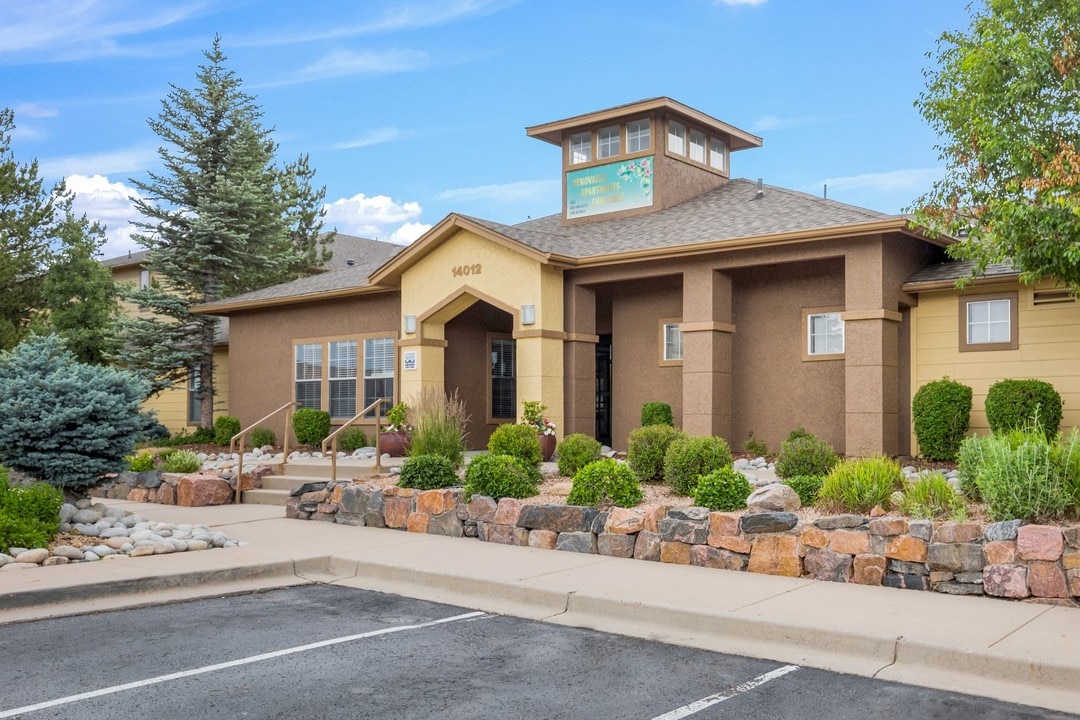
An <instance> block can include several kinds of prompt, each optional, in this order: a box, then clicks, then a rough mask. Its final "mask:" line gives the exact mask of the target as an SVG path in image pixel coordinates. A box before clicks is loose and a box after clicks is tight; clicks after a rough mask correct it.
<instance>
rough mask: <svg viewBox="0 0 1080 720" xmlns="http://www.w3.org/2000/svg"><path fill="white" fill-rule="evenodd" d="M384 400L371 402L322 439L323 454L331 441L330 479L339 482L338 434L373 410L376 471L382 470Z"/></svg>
mask: <svg viewBox="0 0 1080 720" xmlns="http://www.w3.org/2000/svg"><path fill="white" fill-rule="evenodd" d="M384 401H385V398H379V399H378V400H376V401H375V402H373V403H371V404H370V405H368V406H367V407H366V408H364V409H363V410H361V411H360V412H359V413H357V414H356V415H354V416H353V418H352V419H351V420H346V421H345V423H344V424H343V425H342V426H341V427H339V428H338V429H337V430H335V431H334V432H332V433H330V434H329V435H327V436H326V439H325V440H323V441H322V451H323V454H325V453H326V444H327V443H330V479H331V480H333V481H334V482H337V440H338V438H337V436H338V435H340V434H341V433H342V432H344V431H345V430H346V429H348V428H349V427H351V426H352V424H353V423H355V422H356V421H357V420H360V419H361V418H363V417H364V416H365V415H367V414H368V413H369V412H371V411H372V410H374V411H375V472H376V473H380V472H382V450H381V449H380V448H379V434H380V433H381V432H382V430H381V426H382V404H383V402H384Z"/></svg>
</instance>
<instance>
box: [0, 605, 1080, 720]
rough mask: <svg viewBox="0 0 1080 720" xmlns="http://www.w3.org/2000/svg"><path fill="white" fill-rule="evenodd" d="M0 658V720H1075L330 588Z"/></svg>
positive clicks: (16, 639) (21, 634)
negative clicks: (0, 688) (196, 719)
mask: <svg viewBox="0 0 1080 720" xmlns="http://www.w3.org/2000/svg"><path fill="white" fill-rule="evenodd" d="M823 641H825V639H823ZM0 648H3V649H4V652H3V653H0V678H3V680H2V681H0V682H2V686H3V692H2V693H0V718H7V717H26V718H39V717H40V718H94V719H95V720H104V719H107V718H131V717H145V718H153V719H154V720H167V719H169V718H185V719H188V718H192V717H199V718H240V717H249V718H306V717H318V718H391V717H394V718H449V719H451V720H453V719H457V718H461V719H465V718H468V719H470V720H475V719H476V718H552V719H554V718H590V719H591V718H598V717H611V718H641V719H642V720H653V719H657V720H658V719H660V718H663V719H664V720H675V719H676V718H684V717H692V718H694V719H695V720H705V719H706V718H721V717H722V718H792V719H795V718H799V719H805V718H859V719H860V720H863V719H870V718H895V717H909V716H910V717H924V718H934V717H943V718H944V717H948V718H950V720H961V719H963V718H976V717H977V718H980V720H992V719H996V718H1000V719H1001V720H1005V718H1009V719H1010V720H1012V719H1016V718H1067V717H1076V716H1070V715H1064V714H1055V713H1050V712H1046V711H1041V710H1035V709H1030V708H1024V707H1020V706H1016V705H1009V704H1007V703H1000V702H996V701H992V700H986V699H983V698H974V697H970V696H963V695H957V694H953V693H946V692H938V691H932V690H927V689H925V688H916V687H910V686H905V685H898V684H895V683H887V682H881V681H874V680H869V679H865V678H858V677H853V676H847V675H838V674H834V673H828V672H824V671H819V670H811V669H806V668H798V667H795V666H791V665H785V664H783V663H777V662H772V661H768V660H758V659H752V658H745V657H738V656H732V655H725V654H722V653H720V652H708V651H704V650H694V649H688V648H682V647H674V646H670V645H664V644H661V643H655V642H649V641H647V640H640V639H634V638H626V637H620V636H615V635H608V634H604V633H598V632H593V631H589V630H580V629H574V628H566V627H561V626H557V625H552V624H546V623H540V622H531V621H526V620H519V619H514V618H509V617H503V616H493V615H488V614H484V613H478V612H474V611H470V610H468V609H463V608H456V607H451V606H447V605H440V604H436V603H429V602H424V601H419V600H412V599H407V598H401V597H397V596H393V595H385V594H381V593H375V592H370V591H365V590H356V589H349V588H339V587H332V586H308V587H302V588H293V589H286V590H276V591H272V592H266V593H260V594H254V595H246V596H237V597H227V598H216V599H211V600H200V601H194V602H188V603H177V604H172V605H164V606H160V607H153V608H143V609H137V610H127V611H120V612H114V613H104V614H99V615H86V616H78V617H70V618H61V619H56V620H45V621H39V622H33V623H23V624H15V625H7V626H2V627H0ZM717 650H722V648H717Z"/></svg>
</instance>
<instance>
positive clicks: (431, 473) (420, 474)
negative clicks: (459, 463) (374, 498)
mask: <svg viewBox="0 0 1080 720" xmlns="http://www.w3.org/2000/svg"><path fill="white" fill-rule="evenodd" d="M458 484H459V483H458V476H457V474H456V473H455V472H454V466H453V465H451V464H450V461H449V460H447V459H446V458H445V457H443V456H442V455H410V456H409V457H408V459H406V460H405V463H404V464H403V465H402V466H401V479H400V480H398V487H406V488H416V489H417V490H435V489H437V488H444V487H452V486H454V485H458Z"/></svg>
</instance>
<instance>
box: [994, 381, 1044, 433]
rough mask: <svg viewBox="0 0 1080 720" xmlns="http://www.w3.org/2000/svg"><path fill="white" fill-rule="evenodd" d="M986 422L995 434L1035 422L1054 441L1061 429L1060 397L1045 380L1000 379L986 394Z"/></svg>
mask: <svg viewBox="0 0 1080 720" xmlns="http://www.w3.org/2000/svg"><path fill="white" fill-rule="evenodd" d="M985 407H986V419H987V421H988V422H989V423H990V429H991V430H992V431H994V432H995V433H999V432H1008V431H1009V430H1015V429H1017V428H1020V427H1023V426H1025V425H1026V424H1027V423H1028V421H1030V420H1032V419H1033V418H1034V419H1035V422H1036V423H1037V424H1038V425H1039V427H1040V428H1041V429H1042V433H1043V434H1044V435H1045V436H1046V437H1048V438H1052V437H1054V436H1055V435H1057V432H1058V428H1059V427H1060V426H1061V395H1060V394H1058V391H1057V390H1055V389H1054V386H1053V385H1051V384H1050V383H1048V382H1043V381H1042V380H1001V381H999V382H996V383H994V384H993V385H991V386H990V390H989V392H987V393H986V404H985Z"/></svg>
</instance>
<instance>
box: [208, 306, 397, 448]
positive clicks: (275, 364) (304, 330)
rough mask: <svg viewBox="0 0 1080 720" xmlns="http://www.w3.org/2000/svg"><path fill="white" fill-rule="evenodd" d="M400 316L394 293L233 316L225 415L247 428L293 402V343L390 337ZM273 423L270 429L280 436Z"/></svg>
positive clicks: (251, 311) (230, 327)
mask: <svg viewBox="0 0 1080 720" xmlns="http://www.w3.org/2000/svg"><path fill="white" fill-rule="evenodd" d="M400 316H401V303H400V299H399V295H398V294H397V293H378V294H374V295H365V296H361V297H356V298H345V299H341V300H327V301H324V302H318V303H304V304H298V305H292V306H288V305H286V306H278V307H273V308H266V309H262V310H250V311H246V312H237V313H234V314H233V315H232V316H231V322H230V326H229V333H230V338H229V340H230V342H229V368H230V378H229V409H230V411H231V412H232V414H233V415H236V416H237V417H238V418H239V419H240V424H241V425H244V426H247V425H249V424H250V423H252V422H254V421H256V420H258V419H259V418H261V417H262V416H264V415H266V414H267V413H269V412H272V411H273V410H275V409H276V408H278V407H280V406H281V405H283V404H285V403H286V402H288V401H290V400H292V399H293V342H294V341H295V340H297V339H300V338H304V339H307V338H326V337H333V336H340V335H357V334H363V333H385V334H388V335H393V336H395V337H396V336H397V332H398V324H399V322H400V319H399V318H400ZM399 363H400V359H399ZM399 370H400V368H399ZM399 379H400V372H399V373H398V377H396V378H395V380H399ZM397 385H398V383H395V392H396V391H397ZM279 422H280V421H278V420H275V421H274V425H273V427H274V428H275V432H278V433H279V434H280V431H278V430H277V429H276V428H277V427H278V424H279Z"/></svg>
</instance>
